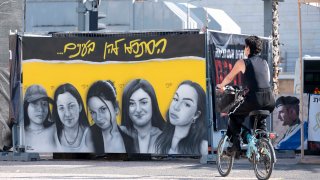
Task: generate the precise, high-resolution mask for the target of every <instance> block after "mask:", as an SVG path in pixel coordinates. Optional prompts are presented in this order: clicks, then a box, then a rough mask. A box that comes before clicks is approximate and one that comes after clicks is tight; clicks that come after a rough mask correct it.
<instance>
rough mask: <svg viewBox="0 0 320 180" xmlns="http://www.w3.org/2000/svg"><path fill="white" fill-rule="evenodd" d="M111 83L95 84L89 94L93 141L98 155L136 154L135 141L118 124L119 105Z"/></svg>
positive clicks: (97, 82)
mask: <svg viewBox="0 0 320 180" xmlns="http://www.w3.org/2000/svg"><path fill="white" fill-rule="evenodd" d="M116 98H117V93H116V88H115V86H114V84H113V83H112V82H111V81H96V82H94V83H93V84H92V85H91V86H90V88H89V90H88V93H87V107H88V112H89V114H90V116H91V118H92V119H93V121H94V124H93V125H92V126H91V131H92V141H93V143H94V147H95V152H96V153H99V154H100V153H126V152H127V153H135V151H134V145H133V139H132V138H131V137H130V136H129V135H127V134H125V133H123V132H122V130H121V129H120V127H119V126H118V124H117V116H118V115H119V105H118V102H117V99H116Z"/></svg>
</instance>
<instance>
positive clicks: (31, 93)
mask: <svg viewBox="0 0 320 180" xmlns="http://www.w3.org/2000/svg"><path fill="white" fill-rule="evenodd" d="M39 99H45V100H47V101H48V102H50V103H53V100H52V99H51V98H50V97H49V96H48V94H47V92H46V90H45V89H44V88H43V87H42V86H40V85H36V84H35V85H31V86H29V87H28V89H27V90H26V93H25V95H24V101H27V102H29V103H31V102H34V101H37V100H39Z"/></svg>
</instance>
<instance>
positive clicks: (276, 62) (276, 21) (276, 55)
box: [272, 0, 280, 94]
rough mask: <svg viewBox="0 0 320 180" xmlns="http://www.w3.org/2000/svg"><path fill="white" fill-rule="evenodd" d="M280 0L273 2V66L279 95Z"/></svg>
mask: <svg viewBox="0 0 320 180" xmlns="http://www.w3.org/2000/svg"><path fill="white" fill-rule="evenodd" d="M278 6H279V0H272V59H273V61H272V66H273V81H272V82H273V86H272V87H273V92H274V93H275V94H279V81H278V77H279V61H280V42H279V13H278Z"/></svg>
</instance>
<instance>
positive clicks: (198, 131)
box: [156, 81, 208, 155]
mask: <svg viewBox="0 0 320 180" xmlns="http://www.w3.org/2000/svg"><path fill="white" fill-rule="evenodd" d="M205 117H206V94H205V92H204V90H203V89H202V87H201V86H200V85H199V84H197V83H195V82H192V81H184V82H182V83H181V84H180V85H179V86H178V89H177V90H176V92H175V94H174V97H173V99H172V102H171V104H170V107H169V110H168V112H167V122H166V126H165V128H164V130H163V132H162V134H161V135H160V136H159V137H158V139H157V141H156V147H157V152H158V153H160V154H199V155H200V154H201V155H204V154H207V153H208V141H207V126H206V118H205Z"/></svg>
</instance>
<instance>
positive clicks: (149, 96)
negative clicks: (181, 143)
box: [121, 79, 165, 153]
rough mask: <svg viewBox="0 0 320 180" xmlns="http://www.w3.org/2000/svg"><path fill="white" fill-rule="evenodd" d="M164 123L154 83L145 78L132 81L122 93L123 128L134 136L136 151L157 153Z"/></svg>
mask: <svg viewBox="0 0 320 180" xmlns="http://www.w3.org/2000/svg"><path fill="white" fill-rule="evenodd" d="M164 123H165V122H164V119H163V117H162V115H161V113H160V110H159V105H158V101H157V97H156V93H155V91H154V89H153V87H152V85H151V84H150V83H149V82H148V81H146V80H144V79H135V80H132V81H130V82H129V83H128V84H127V85H126V87H125V88H124V91H123V94H122V120H121V125H122V126H121V129H122V130H123V131H124V132H125V133H127V134H128V135H129V136H131V137H132V138H133V140H134V145H135V149H136V150H135V151H136V152H139V153H155V152H156V151H155V146H154V143H155V141H156V139H157V137H158V136H159V135H160V134H161V132H162V129H163V126H164Z"/></svg>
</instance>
